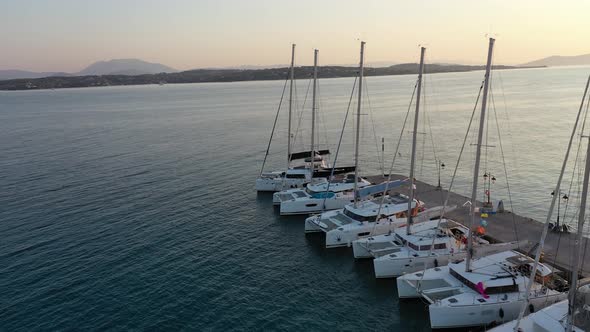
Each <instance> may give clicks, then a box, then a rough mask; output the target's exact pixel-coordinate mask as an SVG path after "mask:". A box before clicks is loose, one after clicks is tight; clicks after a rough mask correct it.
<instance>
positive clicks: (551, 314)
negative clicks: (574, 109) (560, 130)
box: [490, 77, 590, 332]
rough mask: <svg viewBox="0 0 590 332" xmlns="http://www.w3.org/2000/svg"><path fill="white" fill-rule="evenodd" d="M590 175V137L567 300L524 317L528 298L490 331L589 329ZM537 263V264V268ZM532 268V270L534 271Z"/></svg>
mask: <svg viewBox="0 0 590 332" xmlns="http://www.w3.org/2000/svg"><path fill="white" fill-rule="evenodd" d="M589 85H590V77H588V80H587V81H586V89H585V90H584V95H583V97H582V103H581V105H580V111H579V112H578V120H579V118H580V114H581V112H582V109H583V107H584V102H585V100H586V96H587V94H588V86H589ZM577 123H578V121H576V125H574V130H573V132H572V136H571V138H570V145H569V147H571V143H572V139H573V137H574V135H575V132H576V127H577ZM569 147H568V150H567V151H568V152H567V153H566V157H565V160H564V163H563V165H562V171H561V174H560V177H559V180H558V183H557V191H556V192H559V187H560V183H561V180H562V177H563V173H564V170H565V166H566V163H567V158H568V155H569V150H570V148H569ZM589 178H590V140H589V141H588V146H587V152H586V163H585V169H584V179H583V183H582V195H581V199H580V208H579V214H578V232H577V234H576V238H575V241H574V249H573V253H572V254H573V262H572V267H574V268H573V269H572V273H571V285H570V290H569V294H568V299H567V300H563V301H560V302H558V303H556V304H553V305H550V306H548V307H546V308H544V309H542V310H541V311H538V312H535V313H531V314H529V315H528V316H526V317H523V316H524V314H525V313H526V309H527V308H526V307H527V305H528V304H529V301H528V299H525V302H524V303H523V305H522V308H521V311H520V315H519V316H518V319H516V320H514V321H511V322H508V323H506V324H503V325H501V326H498V327H496V328H494V329H492V330H490V331H494V332H511V331H527V332H528V331H531V332H553V331H568V332H569V331H579V332H581V331H590V278H585V279H582V280H578V271H579V269H580V265H581V260H580V256H582V250H581V249H582V245H581V244H582V241H583V239H584V237H583V231H584V222H585V217H586V201H587V199H588V182H589ZM556 196H558V195H555V196H554V199H553V201H552V203H551V206H550V208H549V213H548V214H547V221H546V223H545V228H544V231H543V235H542V236H541V241H540V245H539V248H538V249H537V256H536V257H535V263H537V264H538V261H539V258H540V253H541V251H542V250H543V244H544V239H545V237H546V235H547V230H548V229H549V228H550V222H549V220H550V218H551V216H552V214H553V209H554V207H555V199H557V200H559V198H557V197H556ZM537 266H538V265H535V268H536V267H537ZM535 268H533V271H534V270H535Z"/></svg>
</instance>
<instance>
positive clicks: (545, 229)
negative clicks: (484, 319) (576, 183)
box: [514, 76, 590, 330]
mask: <svg viewBox="0 0 590 332" xmlns="http://www.w3.org/2000/svg"><path fill="white" fill-rule="evenodd" d="M589 87H590V76H588V80H587V81H586V88H585V89H584V94H583V95H582V101H581V102H580V108H579V109H578V115H577V116H576V122H574V128H573V129H572V133H571V135H570V140H569V143H568V145H567V149H566V151H565V157H564V158H563V163H562V164H561V172H560V173H559V178H558V180H557V184H556V186H555V189H554V190H553V192H556V193H558V192H559V190H560V188H561V181H562V180H563V175H564V174H565V168H566V167H567V161H568V160H569V155H570V151H571V148H572V142H573V141H574V137H575V136H576V130H577V129H578V123H579V122H580V115H582V112H583V110H584V103H585V102H586V96H587V95H588V88H589ZM559 196H560V195H553V198H552V199H551V204H550V205H549V212H548V213H547V218H546V219H545V226H544V227H543V232H542V233H541V240H540V241H539V246H538V247H537V253H536V254H535V264H534V265H533V271H532V272H531V275H536V274H537V269H538V266H539V261H540V259H541V253H542V251H543V248H544V246H545V239H546V237H547V232H548V231H549V222H550V221H551V217H552V216H553V210H554V209H555V201H556V200H558V199H560V197H559ZM534 281H535V280H534V279H530V280H529V283H528V284H527V287H526V291H525V292H524V294H525V296H524V299H525V301H524V303H523V305H522V307H521V309H520V314H519V316H518V320H517V321H516V326H515V327H514V329H515V330H516V329H518V327H519V326H520V321H521V320H522V318H523V317H524V314H525V311H526V308H527V304H528V302H529V294H530V293H531V288H532V286H533V283H534Z"/></svg>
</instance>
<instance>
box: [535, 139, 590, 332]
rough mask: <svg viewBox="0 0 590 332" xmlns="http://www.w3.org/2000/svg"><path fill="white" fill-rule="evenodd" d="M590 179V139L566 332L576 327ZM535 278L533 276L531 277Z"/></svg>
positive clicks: (575, 243) (575, 244)
mask: <svg viewBox="0 0 590 332" xmlns="http://www.w3.org/2000/svg"><path fill="white" fill-rule="evenodd" d="M589 178H590V139H589V140H588V148H587V151H586V168H585V169H584V182H583V183H582V199H581V201H580V214H579V216H578V234H576V240H575V242H574V261H573V262H572V283H571V287H570V291H569V294H568V304H567V306H568V309H567V324H566V331H567V332H571V331H572V327H573V325H574V304H575V299H576V290H577V288H578V266H579V264H580V255H581V254H582V252H581V249H582V246H581V245H580V244H581V243H582V240H583V239H584V237H583V233H584V219H585V218H586V200H587V199H588V179H589ZM531 278H533V276H531Z"/></svg>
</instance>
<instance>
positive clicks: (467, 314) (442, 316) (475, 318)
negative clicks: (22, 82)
mask: <svg viewBox="0 0 590 332" xmlns="http://www.w3.org/2000/svg"><path fill="white" fill-rule="evenodd" d="M517 294H518V293H514V294H513V295H514V296H517ZM503 295H504V294H494V295H490V299H492V298H493V297H498V299H494V301H493V302H492V303H480V302H478V301H476V299H475V297H474V301H473V302H474V303H473V304H468V305H461V306H450V305H447V304H445V303H444V301H442V302H438V303H434V304H431V305H430V306H429V309H428V310H429V313H430V326H431V327H432V328H433V329H446V328H462V327H470V326H485V325H491V324H501V323H505V322H509V321H511V320H513V319H516V318H518V314H519V313H520V309H521V308H522V304H523V302H524V297H523V296H522V294H520V295H521V297H522V299H519V300H517V299H515V298H514V297H513V296H508V297H507V298H506V300H502V299H500V298H499V297H501V296H503ZM566 298H567V294H566V293H558V294H552V295H541V296H536V297H531V298H530V300H529V301H530V305H529V309H527V313H529V312H531V311H530V310H531V308H532V310H533V311H537V310H540V309H542V308H544V307H546V306H549V305H551V304H553V303H557V302H559V301H562V300H564V299H566Z"/></svg>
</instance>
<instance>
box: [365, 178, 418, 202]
mask: <svg viewBox="0 0 590 332" xmlns="http://www.w3.org/2000/svg"><path fill="white" fill-rule="evenodd" d="M407 181H408V180H407V179H406V180H395V181H389V182H383V183H380V184H376V185H374V186H367V187H364V188H361V189H359V190H358V191H357V192H358V198H363V197H367V196H369V195H373V194H376V193H382V192H383V191H384V190H385V188H386V187H387V190H391V189H393V188H396V187H399V186H401V185H403V184H405V183H406V182H407Z"/></svg>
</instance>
